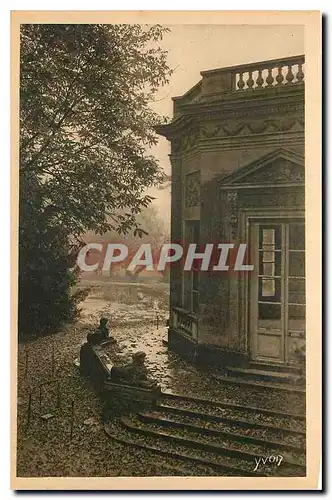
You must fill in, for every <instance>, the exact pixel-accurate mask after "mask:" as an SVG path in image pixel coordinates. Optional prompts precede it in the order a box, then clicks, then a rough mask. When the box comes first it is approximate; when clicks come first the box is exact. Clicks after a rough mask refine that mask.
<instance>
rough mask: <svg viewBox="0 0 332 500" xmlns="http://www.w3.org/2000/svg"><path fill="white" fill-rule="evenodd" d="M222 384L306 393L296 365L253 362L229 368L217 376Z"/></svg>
mask: <svg viewBox="0 0 332 500" xmlns="http://www.w3.org/2000/svg"><path fill="white" fill-rule="evenodd" d="M214 378H217V379H218V380H220V381H221V382H224V383H227V384H237V385H253V386H262V387H266V388H271V389H272V388H273V389H281V390H288V391H295V392H304V391H305V383H304V377H303V376H302V375H301V370H300V369H299V368H298V367H296V366H294V365H278V364H270V363H269V364H268V363H264V362H251V363H249V364H248V365H247V366H242V367H237V366H227V367H226V369H225V371H224V373H223V374H216V375H215V376H214Z"/></svg>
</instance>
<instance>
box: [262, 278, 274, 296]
mask: <svg viewBox="0 0 332 500" xmlns="http://www.w3.org/2000/svg"><path fill="white" fill-rule="evenodd" d="M275 293H276V287H275V281H274V279H269V278H262V297H274V295H275Z"/></svg>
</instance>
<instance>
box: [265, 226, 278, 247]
mask: <svg viewBox="0 0 332 500" xmlns="http://www.w3.org/2000/svg"><path fill="white" fill-rule="evenodd" d="M274 235H275V230H274V229H271V228H267V229H265V228H263V234H262V243H263V245H266V244H267V245H274Z"/></svg>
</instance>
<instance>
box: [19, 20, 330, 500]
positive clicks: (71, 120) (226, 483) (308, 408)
mask: <svg viewBox="0 0 332 500" xmlns="http://www.w3.org/2000/svg"><path fill="white" fill-rule="evenodd" d="M198 14H199V13H198ZM11 24H12V26H11V28H12V30H11V31H12V32H11V37H12V75H11V76H12V210H13V212H12V213H13V214H14V215H13V216H12V228H13V235H14V236H13V240H12V246H13V249H14V251H13V253H12V259H13V262H14V263H13V262H12V283H13V287H12V396H13V402H14V405H12V406H13V408H12V462H13V463H12V487H13V488H14V489H43V488H48V489H64V488H67V487H68V489H161V488H164V489H174V487H175V486H174V485H177V486H176V488H175V489H206V490H208V489H221V490H222V489H235V490H236V489H243V488H244V489H247V490H250V489H251V490H255V489H306V488H308V489H310V488H311V489H312V488H315V485H316V484H317V481H318V473H319V466H320V460H321V441H322V438H321V399H320V397H321V380H320V377H321V324H320V319H319V318H320V300H321V297H320V294H321V269H320V263H319V262H320V261H319V256H318V257H317V253H319V251H321V246H320V245H321V243H320V241H321V240H320V238H321V234H320V231H321V229H320V220H321V219H320V218H321V200H320V196H321V193H320V190H321V151H320V147H321V146H320V141H321V138H320V120H321V117H320V113H321V109H320V106H321V103H320V93H321V88H320V72H321V67H320V64H321V53H320V36H321V35H320V13H319V12H318V11H298V12H289V13H286V12H272V11H271V12H264V11H260V12H251V13H250V12H249V13H248V12H247V13H246V12H241V11H239V12H238V13H235V12H233V13H232V12H231V11H230V12H229V13H226V12H222V11H219V12H215V13H213V12H210V13H206V15H205V16H204V12H203V13H202V15H195V13H189V12H188V13H185V12H171V11H169V12H168V13H166V12H164V13H162V12H157V11H156V12H150V13H149V12H147V11H146V12H144V11H143V12H140V13H138V12H136V13H135V12H133V11H129V12H122V13H120V12H113V13H112V12H111V11H109V12H106V13H101V12H97V11H96V12H93V11H91V12H81V13H78V12H70V11H68V12H65V11H62V12H61V11H58V12H47V11H38V12H29V11H16V12H12V18H11ZM317 264H318V265H317ZM205 478H206V481H205ZM183 479H186V481H187V482H186V483H184V482H182V481H181V480H183ZM136 480H137V481H136ZM164 480H165V481H164ZM45 481H46V482H45ZM61 481H62V482H61ZM64 481H65V482H64ZM177 481H178V482H177ZM241 481H243V482H241ZM264 481H265V482H264ZM266 481H267V482H266Z"/></svg>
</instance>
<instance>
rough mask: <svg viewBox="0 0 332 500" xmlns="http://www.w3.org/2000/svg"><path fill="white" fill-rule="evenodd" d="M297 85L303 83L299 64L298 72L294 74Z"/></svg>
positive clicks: (302, 74)
mask: <svg viewBox="0 0 332 500" xmlns="http://www.w3.org/2000/svg"><path fill="white" fill-rule="evenodd" d="M296 78H297V83H303V79H304V73H303V71H302V64H299V70H298V72H297V74H296Z"/></svg>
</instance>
